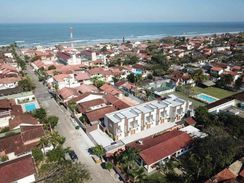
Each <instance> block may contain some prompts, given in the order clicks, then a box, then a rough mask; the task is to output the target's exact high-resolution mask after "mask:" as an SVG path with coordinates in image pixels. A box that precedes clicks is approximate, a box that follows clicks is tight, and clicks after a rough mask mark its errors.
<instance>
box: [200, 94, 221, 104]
mask: <svg viewBox="0 0 244 183" xmlns="http://www.w3.org/2000/svg"><path fill="white" fill-rule="evenodd" d="M196 98H198V99H199V100H201V101H204V102H207V103H213V102H215V101H217V100H218V99H217V98H214V97H211V96H209V95H206V94H204V93H200V94H198V95H196Z"/></svg>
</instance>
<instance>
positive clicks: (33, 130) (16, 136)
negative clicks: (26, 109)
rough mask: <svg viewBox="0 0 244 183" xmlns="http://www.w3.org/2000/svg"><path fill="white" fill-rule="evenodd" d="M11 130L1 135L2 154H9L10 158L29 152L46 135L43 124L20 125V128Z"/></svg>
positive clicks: (0, 146)
mask: <svg viewBox="0 0 244 183" xmlns="http://www.w3.org/2000/svg"><path fill="white" fill-rule="evenodd" d="M10 132H11V133H8V132H6V133H1V135H0V154H1V155H4V156H8V159H10V160H11V159H14V158H17V157H18V156H20V155H22V154H26V153H29V152H30V151H31V150H32V148H34V147H35V146H36V145H37V144H38V143H39V141H40V139H41V137H42V136H43V135H44V129H43V125H42V124H36V125H30V124H28V125H20V127H19V128H18V129H15V130H11V131H10Z"/></svg>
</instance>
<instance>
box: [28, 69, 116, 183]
mask: <svg viewBox="0 0 244 183" xmlns="http://www.w3.org/2000/svg"><path fill="white" fill-rule="evenodd" d="M27 74H28V75H29V77H30V78H31V79H32V80H33V82H34V83H35V85H36V89H35V91H34V93H35V96H36V98H37V99H38V101H39V103H40V105H41V106H42V107H43V108H45V109H46V111H47V114H48V115H55V116H58V117H59V123H58V125H57V131H58V132H59V134H60V135H62V136H64V137H65V139H66V141H65V144H64V145H65V146H66V147H71V148H72V149H73V150H74V151H75V152H76V154H77V156H78V158H79V161H80V162H81V163H82V164H84V165H86V166H87V169H88V170H89V171H90V173H91V177H92V180H91V181H90V182H91V183H114V182H118V181H116V180H115V179H114V178H113V176H112V175H111V174H110V173H109V171H107V170H104V169H103V168H102V167H101V166H100V165H99V164H96V163H95V162H94V161H93V160H92V158H91V156H90V154H89V152H88V149H89V148H90V147H93V146H94V144H93V142H92V141H91V140H90V139H89V137H88V136H87V135H86V133H85V132H84V131H83V130H82V129H79V130H76V129H75V128H74V126H73V124H72V122H71V117H70V115H69V114H68V112H67V111H66V110H65V109H63V108H61V107H60V106H59V105H58V104H57V103H56V101H55V100H54V99H53V98H51V96H50V94H49V93H48V89H47V87H46V86H43V85H42V83H40V82H39V81H38V78H37V76H36V75H35V74H34V72H33V70H32V68H31V66H29V65H28V66H27Z"/></svg>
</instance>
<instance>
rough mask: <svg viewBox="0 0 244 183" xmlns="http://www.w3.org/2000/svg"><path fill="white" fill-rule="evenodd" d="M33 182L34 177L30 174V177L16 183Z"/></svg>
mask: <svg viewBox="0 0 244 183" xmlns="http://www.w3.org/2000/svg"><path fill="white" fill-rule="evenodd" d="M35 180H36V178H35V175H34V174H32V175H29V176H27V177H24V178H22V179H19V180H17V181H16V182H17V183H32V182H35Z"/></svg>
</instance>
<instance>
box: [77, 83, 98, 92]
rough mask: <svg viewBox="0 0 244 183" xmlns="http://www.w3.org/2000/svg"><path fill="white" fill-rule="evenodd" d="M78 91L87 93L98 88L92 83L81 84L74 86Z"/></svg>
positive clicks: (96, 90)
mask: <svg viewBox="0 0 244 183" xmlns="http://www.w3.org/2000/svg"><path fill="white" fill-rule="evenodd" d="M76 89H77V91H78V92H79V93H87V92H99V90H98V88H97V87H96V86H94V85H87V84H82V85H80V86H79V87H77V88H76Z"/></svg>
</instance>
